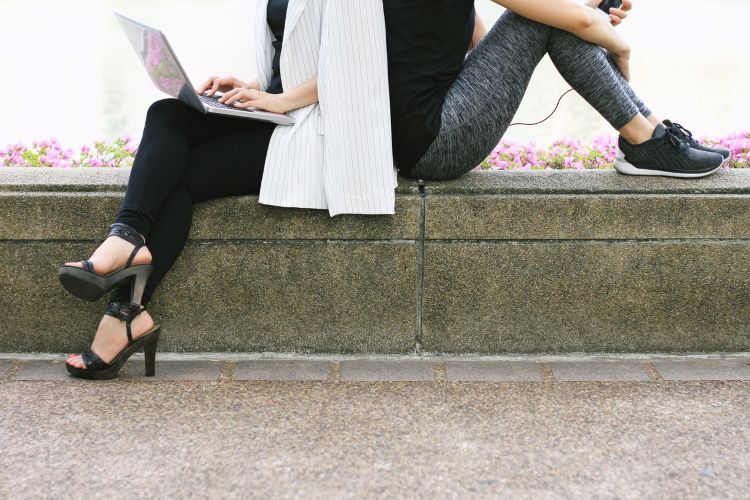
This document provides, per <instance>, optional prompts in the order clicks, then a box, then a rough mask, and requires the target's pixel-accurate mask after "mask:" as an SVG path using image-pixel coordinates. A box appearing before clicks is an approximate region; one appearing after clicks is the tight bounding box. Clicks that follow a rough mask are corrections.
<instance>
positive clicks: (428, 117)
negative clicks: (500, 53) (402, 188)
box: [383, 0, 476, 171]
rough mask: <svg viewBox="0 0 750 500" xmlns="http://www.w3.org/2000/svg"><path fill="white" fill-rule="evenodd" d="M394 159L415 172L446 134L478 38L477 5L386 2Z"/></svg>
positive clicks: (453, 0) (469, 0) (446, 0)
mask: <svg viewBox="0 0 750 500" xmlns="http://www.w3.org/2000/svg"><path fill="white" fill-rule="evenodd" d="M383 7H384V10H385V27H386V38H387V46H388V79H389V84H390V94H391V122H392V127H393V154H394V157H395V160H396V165H397V166H398V168H399V169H400V170H402V171H409V170H411V168H412V167H413V166H414V165H416V163H417V162H418V161H419V159H420V158H421V157H422V155H424V153H425V151H426V150H427V148H428V147H429V145H430V144H432V142H433V141H434V140H435V138H436V137H437V134H438V132H439V131H440V123H441V119H440V115H441V113H442V111H443V102H444V100H445V96H446V94H447V93H448V89H449V88H450V86H451V85H452V84H453V82H454V81H455V80H456V77H457V76H458V73H459V72H460V71H461V69H462V68H463V65H464V57H465V56H466V51H467V50H468V49H469V46H470V45H471V38H472V35H473V33H474V21H475V16H476V12H475V11H474V0H383Z"/></svg>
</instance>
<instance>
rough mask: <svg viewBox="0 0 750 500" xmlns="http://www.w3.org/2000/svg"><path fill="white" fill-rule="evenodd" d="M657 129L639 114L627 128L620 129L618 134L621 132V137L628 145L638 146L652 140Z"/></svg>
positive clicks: (626, 125)
mask: <svg viewBox="0 0 750 500" xmlns="http://www.w3.org/2000/svg"><path fill="white" fill-rule="evenodd" d="M655 128H656V126H655V125H652V124H651V123H650V122H649V121H648V120H647V119H646V117H645V116H643V115H642V114H640V113H638V114H637V115H635V117H633V119H632V120H630V121H629V122H628V123H626V124H625V126H623V127H622V128H621V129H619V130H618V132H620V135H621V136H622V138H623V139H625V140H626V141H627V142H628V144H632V145H633V146H637V145H638V144H643V143H644V142H646V141H648V140H649V139H651V137H652V136H653V135H654V129H655Z"/></svg>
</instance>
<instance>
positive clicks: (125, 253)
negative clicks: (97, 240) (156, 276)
mask: <svg viewBox="0 0 750 500" xmlns="http://www.w3.org/2000/svg"><path fill="white" fill-rule="evenodd" d="M133 248H135V245H133V244H132V243H129V242H127V241H125V240H124V239H122V238H119V237H117V236H112V237H109V238H107V239H106V240H104V241H103V242H102V244H101V245H99V248H97V249H96V250H95V251H94V255H92V256H91V258H90V259H89V260H90V261H91V263H92V264H93V266H94V272H95V273H96V274H98V275H100V276H106V275H107V274H110V273H113V272H115V271H119V270H120V269H122V268H124V267H125V264H127V263H128V257H130V253H131V252H132V251H133ZM150 263H151V252H150V251H149V249H148V248H146V247H142V248H141V249H140V250H138V253H137V254H136V255H135V259H133V265H140V264H150ZM65 265H66V266H73V267H80V268H83V264H81V263H80V262H67V263H66V264H65Z"/></svg>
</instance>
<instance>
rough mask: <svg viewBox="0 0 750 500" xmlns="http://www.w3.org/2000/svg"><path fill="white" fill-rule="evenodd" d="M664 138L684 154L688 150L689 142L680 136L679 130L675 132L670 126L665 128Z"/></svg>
mask: <svg viewBox="0 0 750 500" xmlns="http://www.w3.org/2000/svg"><path fill="white" fill-rule="evenodd" d="M664 140H668V141H669V142H670V143H671V144H672V146H674V147H675V148H677V150H678V151H680V152H681V153H682V154H685V155H686V154H687V153H688V151H690V144H689V143H687V142H686V141H685V140H684V139H683V138H681V137H680V135H679V131H677V132H675V131H674V130H672V128H671V127H670V128H667V129H666V133H665V134H664Z"/></svg>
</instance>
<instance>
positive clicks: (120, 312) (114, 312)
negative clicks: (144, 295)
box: [104, 302, 146, 343]
mask: <svg viewBox="0 0 750 500" xmlns="http://www.w3.org/2000/svg"><path fill="white" fill-rule="evenodd" d="M145 310H146V308H145V307H143V306H142V305H140V304H133V303H129V302H112V303H111V304H109V305H108V306H107V309H106V310H105V311H104V314H106V315H108V316H113V317H115V318H117V319H119V320H121V321H124V322H125V332H126V333H127V334H128V343H131V342H133V332H132V331H131V329H130V324H131V323H132V322H133V319H134V318H135V317H136V316H138V315H139V314H141V313H142V312H143V311H145Z"/></svg>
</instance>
